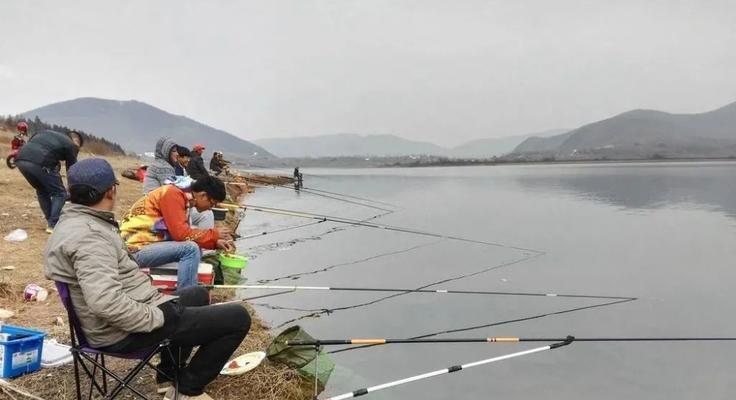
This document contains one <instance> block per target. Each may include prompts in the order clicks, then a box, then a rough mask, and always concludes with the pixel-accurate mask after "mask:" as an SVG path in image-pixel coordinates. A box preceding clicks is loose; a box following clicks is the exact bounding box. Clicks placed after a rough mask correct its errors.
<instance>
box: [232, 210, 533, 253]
mask: <svg viewBox="0 0 736 400" xmlns="http://www.w3.org/2000/svg"><path fill="white" fill-rule="evenodd" d="M221 206H224V207H230V208H233V207H237V208H242V209H244V210H253V211H258V212H264V213H270V214H279V215H289V216H292V217H299V218H311V219H325V220H327V221H330V222H336V223H341V224H347V225H354V226H361V227H367V228H375V229H383V230H387V231H394V232H402V233H409V234H414V235H420V236H429V237H436V238H440V239H449V240H455V241H460V242H467V243H475V244H483V245H487V246H494V247H501V248H506V249H513V250H519V251H524V252H531V253H536V254H545V252H543V251H541V250H534V249H529V248H524V247H519V246H511V245H507V244H503V243H498V242H488V241H483V240H476V239H469V238H464V237H460V236H453V235H445V234H440V233H434V232H426V231H421V230H416V229H411V228H404V227H400V226H392V225H385V224H377V223H372V222H367V221H366V220H357V219H352V218H343V217H335V216H330V215H323V214H313V213H306V212H302V211H293V210H286V209H281V208H273V207H264V206H257V205H247V206H242V205H234V204H221Z"/></svg>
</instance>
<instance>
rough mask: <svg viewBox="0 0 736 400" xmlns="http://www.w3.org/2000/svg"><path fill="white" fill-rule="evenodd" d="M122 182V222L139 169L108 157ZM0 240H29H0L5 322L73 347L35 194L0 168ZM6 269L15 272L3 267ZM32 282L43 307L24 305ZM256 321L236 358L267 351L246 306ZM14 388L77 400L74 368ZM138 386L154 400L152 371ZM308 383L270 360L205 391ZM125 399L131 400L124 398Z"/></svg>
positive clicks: (296, 387) (285, 388)
mask: <svg viewBox="0 0 736 400" xmlns="http://www.w3.org/2000/svg"><path fill="white" fill-rule="evenodd" d="M11 137H12V134H11V133H10V132H7V131H1V130H0V154H2V155H3V157H4V156H5V155H6V154H7V153H8V151H9V146H8V143H9V142H10V139H11ZM108 160H109V161H110V162H111V164H112V165H113V167H114V168H115V170H116V173H117V175H118V177H119V180H120V183H121V184H120V187H119V190H118V194H119V200H118V204H117V210H116V213H117V216H118V217H120V216H121V215H122V214H123V213H124V212H125V211H127V209H128V208H129V207H130V206H131V205H132V203H133V202H134V201H135V200H137V199H138V198H139V196H140V194H141V184H140V183H138V182H135V181H132V180H129V179H125V178H122V177H121V175H120V174H121V172H122V170H123V169H125V168H128V167H132V166H135V165H136V162H137V161H136V160H135V159H132V158H127V157H108ZM0 204H2V207H0V209H1V210H0V235H1V236H2V237H4V236H5V235H7V234H8V233H9V232H10V231H12V230H14V229H17V228H20V229H24V230H25V231H26V232H27V233H28V239H27V240H25V241H23V242H18V243H13V242H7V241H5V240H0V308H1V309H5V310H10V311H12V312H13V313H14V316H13V317H11V318H9V319H6V320H5V322H6V323H8V324H11V325H20V326H24V327H30V328H35V329H39V330H42V331H44V332H46V333H47V334H48V338H54V339H56V340H57V341H59V342H60V343H69V329H68V326H67V321H66V313H65V311H64V308H63V306H62V305H61V303H60V301H59V299H58V296H56V292H55V290H54V289H53V286H54V285H53V283H52V282H50V281H48V280H46V279H45V277H44V275H43V258H42V254H43V249H44V246H45V245H46V240H47V239H48V234H47V233H45V232H44V229H45V228H46V223H45V221H44V219H43V216H42V214H41V210H40V209H39V207H38V203H37V201H36V195H35V191H34V190H33V189H32V188H31V186H30V185H29V184H28V183H27V182H26V181H25V179H24V178H23V176H22V175H21V174H20V172H18V170H17V169H16V170H10V169H8V168H7V167H5V166H4V165H3V166H2V167H0ZM3 267H14V269H12V268H3ZM29 283H36V284H39V285H41V286H43V287H44V288H46V289H47V290H48V291H49V298H48V300H46V301H44V302H26V301H24V300H23V289H24V288H25V286H26V285H28V284H29ZM244 306H245V307H247V308H248V309H249V311H250V314H251V316H252V317H253V323H252V325H251V330H250V333H248V336H247V337H246V340H245V341H244V342H243V343H242V344H241V346H240V348H239V349H238V350H237V351H236V355H240V354H244V353H247V352H251V351H257V350H265V348H266V347H267V346H268V344H269V343H270V341H271V340H272V337H271V334H270V332H269V330H268V326H266V325H265V324H264V323H263V322H262V321H261V320H260V319H258V317H257V316H256V315H255V314H254V312H253V310H252V309H251V308H250V307H249V306H248V305H247V304H244ZM113 365H114V367H113V368H114V369H116V370H117V371H124V370H125V369H126V368H127V367H128V366H130V365H131V364H130V363H129V362H126V361H122V362H116V363H114V364H113ZM10 384H11V385H13V386H14V387H16V388H18V389H21V390H22V391H25V392H27V393H30V394H32V395H34V396H36V397H38V398H42V399H48V400H51V399H73V398H75V396H76V392H75V386H74V374H73V369H72V367H71V365H67V366H64V367H59V368H53V369H41V370H40V371H37V372H35V373H33V374H30V375H25V376H22V377H19V378H16V379H13V380H10ZM137 385H138V386H139V387H141V388H142V389H143V390H144V391H145V392H148V393H150V394H151V395H152V397H154V398H156V397H157V396H155V395H154V393H155V384H154V379H153V374H152V373H151V372H150V371H149V372H146V373H145V374H143V375H141V377H140V378H139V379H138V382H137ZM311 391H312V387H311V384H310V383H309V382H306V381H305V380H303V379H302V378H300V377H299V376H298V375H297V374H296V372H294V371H293V370H291V369H289V368H286V367H284V366H281V365H276V364H272V363H270V362H268V361H267V360H266V361H264V362H263V364H261V366H259V367H258V368H256V369H255V370H253V371H251V372H249V373H247V374H245V375H241V376H237V377H226V376H220V377H218V378H217V379H216V380H215V381H214V382H213V383H212V384H210V385H209V386H208V387H207V392H208V393H209V394H210V395H211V396H212V397H214V398H215V399H244V400H250V399H253V400H255V399H265V400H272V399H273V400H276V399H285V400H289V399H294V400H297V399H309V398H312V395H313V394H312V392H311ZM26 397H27V396H24V395H22V394H19V393H18V392H14V391H11V389H9V388H7V387H3V386H0V398H9V399H23V398H26ZM123 398H132V396H124V397H123Z"/></svg>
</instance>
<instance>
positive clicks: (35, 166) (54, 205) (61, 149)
mask: <svg viewBox="0 0 736 400" xmlns="http://www.w3.org/2000/svg"><path fill="white" fill-rule="evenodd" d="M83 143H84V138H83V137H82V135H81V134H80V133H78V132H74V131H72V132H69V134H68V135H65V134H63V133H59V132H56V131H52V130H45V131H41V132H39V133H37V134H35V135H33V137H31V139H30V140H28V143H26V144H25V145H24V146H23V147H22V148H21V149H20V152H19V153H18V157H17V158H16V159H15V165H17V166H18V169H19V170H20V172H21V174H23V177H25V178H26V180H27V181H28V183H30V184H31V186H33V188H34V189H36V196H37V197H38V204H39V205H40V206H41V211H42V212H43V216H44V218H46V224H47V228H46V232H48V233H51V231H52V230H53V229H54V226H55V225H56V222H57V221H58V220H59V214H60V213H61V209H62V207H64V202H65V201H66V196H67V193H66V188H65V187H64V182H63V181H62V180H61V162H62V161H64V163H65V164H66V170H67V171H69V168H70V167H71V166H72V165H74V163H76V162H77V154H78V153H79V148H80V147H82V144H83Z"/></svg>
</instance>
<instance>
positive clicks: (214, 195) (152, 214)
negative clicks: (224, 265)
mask: <svg viewBox="0 0 736 400" xmlns="http://www.w3.org/2000/svg"><path fill="white" fill-rule="evenodd" d="M185 179H188V178H185ZM225 196H226V192H225V184H224V183H222V181H221V180H219V179H217V178H215V177H212V176H206V177H202V178H200V179H199V180H197V181H195V182H194V183H192V184H191V188H190V190H189V191H187V190H185V189H182V188H180V187H178V186H177V185H176V184H168V185H164V186H161V187H160V188H158V189H155V190H153V191H152V192H150V193H148V194H147V195H146V196H144V197H143V198H141V199H140V200H138V201H137V202H136V203H135V204H133V207H131V209H130V211H129V212H128V214H127V215H125V217H124V218H123V222H122V225H121V227H120V232H121V235H122V237H123V240H125V243H126V245H127V246H128V250H129V251H130V252H131V254H132V256H133V258H135V260H136V261H137V262H138V264H139V265H140V266H141V267H148V268H154V267H158V266H161V265H164V264H168V263H173V262H176V263H178V268H177V286H178V287H179V288H180V289H183V288H186V287H190V286H195V285H196V284H197V268H198V267H199V262H200V260H201V258H202V253H201V251H200V248H202V249H216V248H217V249H222V250H224V251H227V252H230V251H232V250H233V245H232V237H231V232H230V230H229V229H228V228H211V229H198V228H194V227H192V226H191V225H190V224H189V217H188V210H189V208H190V207H191V208H195V209H196V210H197V211H199V212H203V211H206V210H210V209H211V208H212V207H214V206H215V205H216V204H217V203H219V202H221V201H223V200H225Z"/></svg>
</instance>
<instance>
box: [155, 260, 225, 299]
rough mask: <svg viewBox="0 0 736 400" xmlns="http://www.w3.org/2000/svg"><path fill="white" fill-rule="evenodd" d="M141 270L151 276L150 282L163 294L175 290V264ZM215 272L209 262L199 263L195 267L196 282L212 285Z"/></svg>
mask: <svg viewBox="0 0 736 400" xmlns="http://www.w3.org/2000/svg"><path fill="white" fill-rule="evenodd" d="M141 271H143V273H145V274H146V275H148V276H150V277H151V281H152V282H151V283H152V284H153V286H155V287H156V288H158V289H160V290H161V292H162V293H164V294H173V293H174V291H176V277H177V275H176V272H177V264H175V263H174V264H166V265H162V266H160V267H155V268H141ZM214 281H215V274H214V272H213V268H212V265H211V264H207V263H201V264H199V268H198V269H197V282H198V283H200V284H202V285H212V284H213V283H214Z"/></svg>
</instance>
